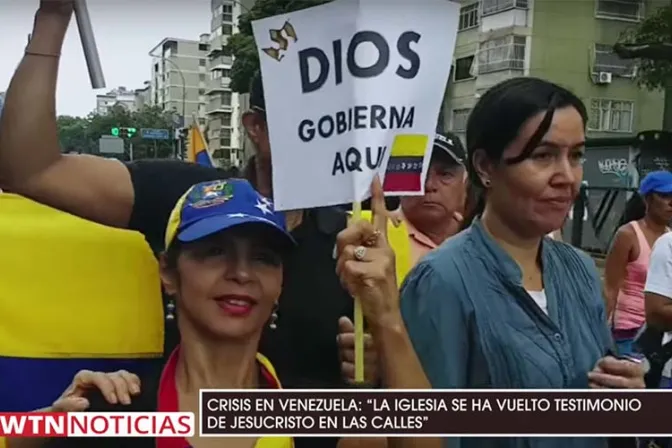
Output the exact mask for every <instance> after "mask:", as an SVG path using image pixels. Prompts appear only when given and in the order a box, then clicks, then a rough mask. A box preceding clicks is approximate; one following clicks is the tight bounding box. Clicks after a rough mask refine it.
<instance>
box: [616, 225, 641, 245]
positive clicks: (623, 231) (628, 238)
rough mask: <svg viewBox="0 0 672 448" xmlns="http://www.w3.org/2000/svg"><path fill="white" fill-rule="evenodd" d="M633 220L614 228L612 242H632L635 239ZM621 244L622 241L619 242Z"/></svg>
mask: <svg viewBox="0 0 672 448" xmlns="http://www.w3.org/2000/svg"><path fill="white" fill-rule="evenodd" d="M634 222H635V221H630V222H628V223H625V224H623V225H622V226H621V227H619V228H618V230H616V233H615V234H614V242H617V241H620V242H634V241H636V240H637V233H636V232H635V224H634ZM621 244H622V243H621Z"/></svg>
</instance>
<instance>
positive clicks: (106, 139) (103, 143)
mask: <svg viewBox="0 0 672 448" xmlns="http://www.w3.org/2000/svg"><path fill="white" fill-rule="evenodd" d="M98 150H99V151H100V153H101V154H123V153H124V140H123V139H121V138H119V137H114V136H112V135H103V136H101V137H100V140H98Z"/></svg>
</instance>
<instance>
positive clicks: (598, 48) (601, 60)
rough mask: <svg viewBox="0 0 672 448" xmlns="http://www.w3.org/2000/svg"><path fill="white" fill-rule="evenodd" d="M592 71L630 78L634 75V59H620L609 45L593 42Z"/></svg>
mask: <svg viewBox="0 0 672 448" xmlns="http://www.w3.org/2000/svg"><path fill="white" fill-rule="evenodd" d="M593 51H594V52H595V55H594V63H593V73H599V72H609V73H613V74H614V75H616V76H622V77H625V78H631V77H633V76H634V75H635V66H636V65H635V61H633V60H628V59H621V58H620V57H619V56H618V55H617V54H616V53H614V49H613V47H612V46H611V45H607V44H595V45H594V47H593Z"/></svg>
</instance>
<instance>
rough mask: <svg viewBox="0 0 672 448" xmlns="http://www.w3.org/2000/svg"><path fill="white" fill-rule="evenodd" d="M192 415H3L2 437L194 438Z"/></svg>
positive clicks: (170, 413) (162, 413) (1, 421)
mask: <svg viewBox="0 0 672 448" xmlns="http://www.w3.org/2000/svg"><path fill="white" fill-rule="evenodd" d="M194 428H195V417H194V414H193V413H191V412H68V413H65V412H17V413H0V437H192V436H193V435H194Z"/></svg>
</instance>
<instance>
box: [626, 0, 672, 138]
mask: <svg viewBox="0 0 672 448" xmlns="http://www.w3.org/2000/svg"><path fill="white" fill-rule="evenodd" d="M614 50H615V51H616V53H617V54H618V55H619V56H621V57H623V58H626V59H638V60H639V68H638V70H637V81H638V83H639V85H641V86H643V87H645V88H647V89H650V90H656V89H664V92H665V106H664V110H663V129H664V130H667V131H672V2H670V4H668V5H667V6H661V7H660V8H658V9H657V10H656V11H655V12H654V13H653V14H652V15H651V16H649V17H647V18H646V19H645V20H644V21H642V22H641V23H640V24H639V25H638V26H637V27H636V28H634V29H630V30H628V31H627V32H626V33H624V35H623V36H622V38H621V39H620V42H618V43H617V44H616V45H615V46H614Z"/></svg>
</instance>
